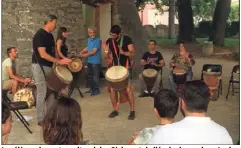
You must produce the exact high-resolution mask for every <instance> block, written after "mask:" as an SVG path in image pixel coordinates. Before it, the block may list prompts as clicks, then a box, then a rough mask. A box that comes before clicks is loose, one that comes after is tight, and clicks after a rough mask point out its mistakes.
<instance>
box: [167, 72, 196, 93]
mask: <svg viewBox="0 0 241 148" xmlns="http://www.w3.org/2000/svg"><path fill="white" fill-rule="evenodd" d="M186 74H187V75H186V81H191V80H192V77H193V72H192V71H190V70H187V71H186ZM168 80H169V85H170V87H171V90H172V91H174V92H175V93H176V92H177V90H176V84H175V83H174V80H173V74H172V71H171V72H170V73H169V75H168Z"/></svg>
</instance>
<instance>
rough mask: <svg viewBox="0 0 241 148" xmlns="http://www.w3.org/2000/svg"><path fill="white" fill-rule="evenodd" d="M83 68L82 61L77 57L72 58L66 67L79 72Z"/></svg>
mask: <svg viewBox="0 0 241 148" xmlns="http://www.w3.org/2000/svg"><path fill="white" fill-rule="evenodd" d="M82 68H83V63H82V61H81V60H80V59H79V58H72V62H71V63H69V64H68V69H69V70H70V71H71V72H73V73H76V72H79V71H80V70H81V69H82Z"/></svg>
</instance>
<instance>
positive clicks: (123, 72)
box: [105, 66, 129, 103]
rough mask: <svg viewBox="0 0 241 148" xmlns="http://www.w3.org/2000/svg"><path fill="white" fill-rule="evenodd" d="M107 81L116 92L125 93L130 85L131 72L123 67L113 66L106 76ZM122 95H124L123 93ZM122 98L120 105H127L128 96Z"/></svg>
mask: <svg viewBox="0 0 241 148" xmlns="http://www.w3.org/2000/svg"><path fill="white" fill-rule="evenodd" d="M105 78H106V80H107V81H108V82H109V87H111V88H113V89H114V90H116V91H123V90H125V89H126V88H127V86H128V83H129V72H128V70H127V69H126V68H125V67H123V66H112V67H111V68H109V69H108V70H107V71H106V74H105ZM121 94H122V95H124V93H122V92H121ZM122 95H121V96H120V100H119V101H118V102H119V103H126V102H127V101H128V100H127V96H126V94H125V95H124V96H122Z"/></svg>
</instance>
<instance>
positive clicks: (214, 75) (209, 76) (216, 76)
mask: <svg viewBox="0 0 241 148" xmlns="http://www.w3.org/2000/svg"><path fill="white" fill-rule="evenodd" d="M220 77H221V72H209V71H203V80H204V82H205V83H206V84H207V85H208V87H209V89H210V99H211V100H213V101H216V100H217V97H215V95H214V94H215V90H217V89H218V87H219V83H220Z"/></svg>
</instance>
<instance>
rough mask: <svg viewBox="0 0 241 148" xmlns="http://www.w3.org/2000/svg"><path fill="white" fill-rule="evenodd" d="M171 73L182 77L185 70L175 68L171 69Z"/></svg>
mask: <svg viewBox="0 0 241 148" xmlns="http://www.w3.org/2000/svg"><path fill="white" fill-rule="evenodd" d="M173 73H174V74H176V75H184V74H185V73H186V70H185V69H183V68H178V67H176V68H174V69H173Z"/></svg>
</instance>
